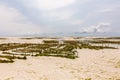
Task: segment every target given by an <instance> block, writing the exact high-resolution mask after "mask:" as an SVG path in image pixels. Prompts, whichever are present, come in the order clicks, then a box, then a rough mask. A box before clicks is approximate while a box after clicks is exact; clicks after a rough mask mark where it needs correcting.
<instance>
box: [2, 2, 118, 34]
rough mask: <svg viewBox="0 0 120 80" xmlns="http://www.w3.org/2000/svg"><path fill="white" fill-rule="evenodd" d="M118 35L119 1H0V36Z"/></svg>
mask: <svg viewBox="0 0 120 80" xmlns="http://www.w3.org/2000/svg"><path fill="white" fill-rule="evenodd" d="M61 32H62V33H70V32H118V33H120V0H0V35H21V34H39V33H61Z"/></svg>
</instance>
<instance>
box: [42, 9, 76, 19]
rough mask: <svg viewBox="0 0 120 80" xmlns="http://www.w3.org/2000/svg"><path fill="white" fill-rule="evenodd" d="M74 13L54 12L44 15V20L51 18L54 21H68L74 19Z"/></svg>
mask: <svg viewBox="0 0 120 80" xmlns="http://www.w3.org/2000/svg"><path fill="white" fill-rule="evenodd" d="M73 14H74V12H71V11H52V12H46V13H43V15H42V16H43V17H44V18H50V19H54V20H68V19H70V18H71V17H72V15H73Z"/></svg>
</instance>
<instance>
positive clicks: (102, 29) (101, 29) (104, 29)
mask: <svg viewBox="0 0 120 80" xmlns="http://www.w3.org/2000/svg"><path fill="white" fill-rule="evenodd" d="M110 25H111V24H110V23H99V24H98V25H96V26H95V25H93V26H90V27H87V28H84V29H83V30H84V31H85V32H108V31H109V30H110V28H109V26H110Z"/></svg>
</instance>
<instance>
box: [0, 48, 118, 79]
mask: <svg viewBox="0 0 120 80" xmlns="http://www.w3.org/2000/svg"><path fill="white" fill-rule="evenodd" d="M78 52H79V58H77V59H75V60H72V59H66V58H59V57H28V58H27V60H16V61H15V62H14V63H9V64H6V63H1V64H0V80H120V49H115V50H112V49H104V50H89V49H81V50H78Z"/></svg>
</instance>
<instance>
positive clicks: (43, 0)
mask: <svg viewBox="0 0 120 80" xmlns="http://www.w3.org/2000/svg"><path fill="white" fill-rule="evenodd" d="M75 1H76V0H33V1H32V2H30V1H29V3H30V4H26V5H28V6H29V7H35V8H39V9H41V10H53V9H57V8H61V7H65V6H68V5H70V4H73V3H74V2H75Z"/></svg>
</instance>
